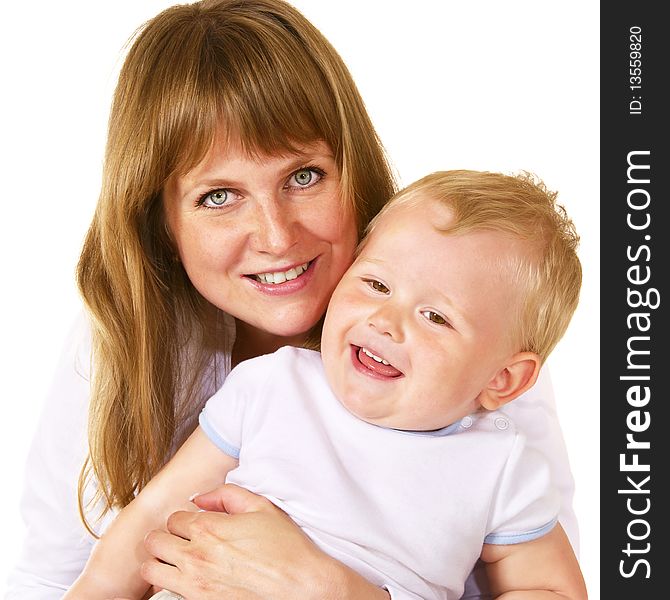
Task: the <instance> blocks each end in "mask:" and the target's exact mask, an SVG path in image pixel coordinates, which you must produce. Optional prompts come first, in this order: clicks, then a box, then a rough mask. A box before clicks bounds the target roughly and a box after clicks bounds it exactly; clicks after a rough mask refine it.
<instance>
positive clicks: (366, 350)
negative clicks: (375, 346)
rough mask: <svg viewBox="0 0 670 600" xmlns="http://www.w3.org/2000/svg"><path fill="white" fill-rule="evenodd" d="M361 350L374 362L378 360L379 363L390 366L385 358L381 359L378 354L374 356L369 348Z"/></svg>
mask: <svg viewBox="0 0 670 600" xmlns="http://www.w3.org/2000/svg"><path fill="white" fill-rule="evenodd" d="M361 350H363V352H364V353H365V354H366V355H367V356H369V357H370V358H372V359H373V360H376V361H377V362H378V363H382V364H383V365H388V364H389V362H388V361H387V360H384V359H383V358H380V357H379V356H377V355H376V354H372V352H370V351H369V350H368V349H367V348H361Z"/></svg>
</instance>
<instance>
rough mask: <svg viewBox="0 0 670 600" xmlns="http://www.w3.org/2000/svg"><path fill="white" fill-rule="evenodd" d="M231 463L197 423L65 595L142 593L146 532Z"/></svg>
mask: <svg viewBox="0 0 670 600" xmlns="http://www.w3.org/2000/svg"><path fill="white" fill-rule="evenodd" d="M236 466H237V460H236V459H234V458H232V457H230V456H228V455H227V454H224V453H223V452H222V451H221V450H219V449H218V448H217V447H216V446H215V445H214V444H213V443H212V442H211V441H210V440H209V438H208V437H207V435H206V434H205V433H204V432H203V431H202V429H201V428H200V427H198V428H197V429H196V430H195V431H194V432H193V433H192V434H191V436H190V437H189V438H188V439H187V440H186V442H185V443H184V445H183V446H182V447H181V448H180V449H179V450H178V451H177V453H176V454H175V455H174V457H173V458H172V459H171V460H170V462H169V463H168V464H167V465H165V467H163V469H162V470H161V471H160V472H159V473H158V474H157V475H156V476H155V477H154V478H153V479H152V480H151V481H150V482H149V483H148V484H147V486H146V487H145V488H144V489H143V490H142V491H141V492H140V494H138V496H137V497H136V498H135V499H134V500H133V501H132V502H131V503H130V504H129V505H128V506H126V507H125V508H124V509H123V510H122V511H121V512H120V513H119V515H118V516H117V518H116V519H115V520H114V522H113V523H112V525H111V526H110V527H109V529H108V530H107V531H106V532H105V534H104V535H103V536H102V538H101V539H100V541H99V542H98V543H97V544H96V546H95V548H94V549H93V552H92V553H91V557H90V559H89V561H88V563H87V564H86V567H85V569H84V571H83V573H82V574H81V576H80V577H79V578H78V579H77V581H76V582H75V584H74V585H73V586H72V587H71V588H70V591H69V592H68V593H67V594H66V595H65V596H64V599H67V600H75V599H77V600H78V599H81V600H95V599H96V598H100V599H101V600H105V599H106V598H111V597H118V596H124V597H128V598H141V597H142V596H143V595H144V593H145V592H146V591H147V588H148V587H149V585H148V584H147V582H146V581H145V580H144V579H143V578H142V575H141V571H140V569H141V565H142V562H144V561H145V560H146V559H147V558H149V555H148V554H147V552H146V550H145V549H144V545H143V540H144V537H145V535H146V533H147V532H148V531H149V530H151V529H154V528H160V527H164V526H165V523H166V520H167V518H168V516H169V515H170V514H171V513H173V512H174V511H176V510H184V509H186V510H188V509H191V510H193V505H192V504H191V503H190V501H189V500H188V498H189V497H190V496H191V495H192V494H193V492H194V491H196V490H198V489H209V488H211V487H212V486H215V485H219V484H220V483H222V482H223V481H224V479H225V476H226V475H227V474H228V471H230V470H231V469H233V468H235V467H236Z"/></svg>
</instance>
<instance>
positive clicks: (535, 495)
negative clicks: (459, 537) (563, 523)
mask: <svg viewBox="0 0 670 600" xmlns="http://www.w3.org/2000/svg"><path fill="white" fill-rule="evenodd" d="M559 507H560V496H559V493H558V491H556V490H555V488H554V487H553V485H552V482H551V472H550V469H549V465H548V463H547V461H546V460H545V459H544V457H543V456H542V455H541V454H540V453H539V452H537V450H535V449H534V448H529V447H528V446H527V444H526V440H525V436H524V435H523V434H521V433H518V432H517V433H516V435H515V440H514V444H513V445H512V448H511V452H510V454H509V457H508V459H507V462H506V464H505V469H504V471H503V473H502V475H501V478H500V480H499V483H498V488H497V492H496V495H495V498H494V500H493V505H492V507H491V514H490V517H489V525H488V528H487V531H488V533H487V535H486V538H485V539H484V543H486V544H519V543H521V542H528V541H530V540H534V539H537V538H539V537H541V536H543V535H545V534H546V533H548V532H549V531H551V529H553V527H554V525H555V524H556V522H557V517H558V511H559Z"/></svg>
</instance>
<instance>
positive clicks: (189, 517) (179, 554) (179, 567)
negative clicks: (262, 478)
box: [142, 484, 389, 600]
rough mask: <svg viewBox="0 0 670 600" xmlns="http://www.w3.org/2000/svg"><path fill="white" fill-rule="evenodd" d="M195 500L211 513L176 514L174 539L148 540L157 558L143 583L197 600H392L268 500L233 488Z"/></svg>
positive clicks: (147, 566) (156, 535) (155, 536)
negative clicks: (324, 551)
mask: <svg viewBox="0 0 670 600" xmlns="http://www.w3.org/2000/svg"><path fill="white" fill-rule="evenodd" d="M193 501H194V502H195V504H196V505H197V506H198V507H199V508H201V509H203V510H204V511H207V512H196V513H194V512H176V513H174V514H172V516H170V518H169V519H168V523H167V528H168V531H169V532H170V533H167V532H164V531H152V532H150V533H149V534H148V535H147V537H146V538H145V547H146V549H147V551H148V552H149V553H150V554H151V555H153V556H154V557H155V558H154V559H153V560H150V561H147V562H145V563H144V564H143V565H142V576H143V577H144V578H145V579H146V580H147V582H149V583H151V584H153V585H154V586H157V587H159V588H166V589H169V590H172V591H175V592H177V593H179V594H181V595H182V596H184V597H185V598H187V599H189V600H214V599H216V600H219V599H220V598H226V600H251V599H254V600H260V599H267V600H269V599H272V600H282V599H286V600H294V599H295V598H304V599H309V598H318V599H319V600H326V599H328V598H333V599H335V598H337V599H339V600H341V599H344V598H361V599H362V598H365V599H366V600H367V599H375V598H380V599H386V600H388V598H389V596H388V594H387V592H385V591H384V590H381V589H379V588H377V587H375V586H373V585H372V584H370V583H369V582H368V581H366V580H365V579H363V578H362V577H361V576H360V575H358V574H356V573H354V572H353V571H351V570H350V569H348V568H347V567H345V566H344V565H342V564H341V563H339V562H337V561H335V560H334V559H332V558H331V557H329V556H328V555H326V554H324V553H323V552H321V550H319V548H317V546H316V545H315V544H314V543H313V542H312V541H311V540H310V539H309V538H308V537H307V536H306V535H305V534H304V533H303V532H302V530H301V529H300V528H299V527H298V526H297V525H296V524H295V523H294V522H293V521H292V520H291V519H290V518H289V517H288V516H287V515H286V514H285V513H284V512H283V511H282V510H280V509H279V508H277V507H276V506H274V505H273V504H272V503H271V502H270V501H269V500H267V499H266V498H263V497H262V496H257V495H256V494H252V493H251V492H249V491H247V490H245V489H243V488H240V487H238V486H235V485H231V484H227V485H224V486H221V487H220V488H217V489H216V490H214V491H212V492H209V493H207V494H203V495H200V496H197V497H196V498H194V500H193Z"/></svg>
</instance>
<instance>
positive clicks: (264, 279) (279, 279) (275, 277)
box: [254, 262, 309, 284]
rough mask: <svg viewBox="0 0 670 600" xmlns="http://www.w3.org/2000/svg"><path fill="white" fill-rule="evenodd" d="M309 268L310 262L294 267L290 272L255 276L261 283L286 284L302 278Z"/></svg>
mask: <svg viewBox="0 0 670 600" xmlns="http://www.w3.org/2000/svg"><path fill="white" fill-rule="evenodd" d="M307 267H309V262H306V263H303V264H302V265H298V266H297V267H293V268H291V269H289V270H288V271H277V272H276V273H258V274H257V275H254V277H255V279H256V280H257V281H260V282H261V283H273V284H276V283H284V282H285V281H291V279H295V278H296V277H300V275H302V274H303V273H304V272H305V271H306V270H307Z"/></svg>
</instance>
